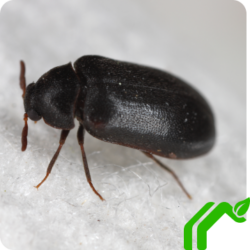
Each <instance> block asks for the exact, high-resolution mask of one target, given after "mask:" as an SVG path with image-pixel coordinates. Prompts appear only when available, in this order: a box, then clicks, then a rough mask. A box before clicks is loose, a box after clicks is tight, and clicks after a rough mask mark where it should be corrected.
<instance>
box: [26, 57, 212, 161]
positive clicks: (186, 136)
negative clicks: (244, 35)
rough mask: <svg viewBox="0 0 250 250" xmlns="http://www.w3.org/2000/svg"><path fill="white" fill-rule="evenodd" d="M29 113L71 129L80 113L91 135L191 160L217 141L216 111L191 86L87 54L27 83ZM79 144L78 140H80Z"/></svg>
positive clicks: (158, 72)
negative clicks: (214, 112) (33, 81)
mask: <svg viewBox="0 0 250 250" xmlns="http://www.w3.org/2000/svg"><path fill="white" fill-rule="evenodd" d="M24 106H25V112H26V113H27V116H28V117H29V118H30V119H32V120H39V119H40V118H41V117H43V119H44V121H45V122H46V123H47V124H48V125H51V126H52V127H55V128H59V129H62V130H70V129H72V128H73V127H74V118H75V117H76V118H77V119H78V121H79V122H80V124H81V126H82V127H83V129H86V130H87V131H88V132H89V134H91V135H92V136H94V137H96V138H98V139H100V140H102V141H107V142H110V143H115V144H119V145H123V146H127V147H131V148H135V149H139V150H141V151H143V152H145V153H148V154H150V155H152V154H155V155H159V156H163V157H167V158H174V159H185V158H193V157H196V156H199V155H202V154H204V153H206V152H208V151H209V150H210V149H211V148H212V146H213V145H214V141H215V125H214V117H213V113H212V111H211V109H210V107H209V105H208V104H207V102H206V101H205V99H204V98H203V97H202V96H201V94H199V93H198V92H197V91H196V90H195V89H194V88H193V87H191V86H190V85H188V84H187V83H185V82H184V81H182V80H181V79H179V78H177V77H175V76H173V75H171V74H169V73H166V72H164V71H161V70H158V69H154V68H150V67H146V66H141V65H137V64H132V63H127V62H121V61H116V60H112V59H108V58H105V57H101V56H83V57H81V58H79V59H78V60H77V61H76V62H75V63H74V68H73V67H72V65H71V64H70V63H69V64H66V65H62V66H59V67H56V68H53V69H51V70H50V71H48V72H47V73H46V74H44V75H43V76H42V77H41V78H39V80H38V81H37V82H36V83H32V84H30V85H29V86H28V87H27V90H26V92H25V96H24ZM79 144H80V143H79Z"/></svg>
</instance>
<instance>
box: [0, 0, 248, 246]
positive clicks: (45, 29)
mask: <svg viewBox="0 0 250 250" xmlns="http://www.w3.org/2000/svg"><path fill="white" fill-rule="evenodd" d="M201 2H202V3H201ZM206 2H207V3H206ZM213 2H214V1H186V2H185V3H184V4H183V1H175V2H174V3H173V1H159V0H154V1H145V0H137V1H135V0H126V1H115V0H107V1H101V0H98V1H93V0H88V1H86V0H84V1H80V0H79V1H76V0H71V1H59V0H54V1H49V0H35V1H28V0H25V1H23V0H18V1H11V2H8V3H7V4H6V5H5V6H4V7H3V9H2V12H1V15H0V37H1V41H0V55H1V57H0V63H1V70H0V72H1V73H0V163H1V164H0V198H1V199H0V238H1V240H2V242H3V243H4V244H5V245H6V246H7V247H9V248H10V249H25V250H29V249H32V250H33V249H183V227H184V225H185V223H186V222H187V221H188V220H189V219H190V218H191V217H192V216H193V215H194V213H195V212H196V211H197V210H199V209H200V208H201V206H203V205H204V204H205V203H206V202H208V201H214V202H220V201H228V202H230V203H232V204H234V203H235V202H237V201H239V200H242V199H244V198H245V186H246V180H245V171H246V169H245V165H246V159H245V154H246V150H245V144H246V139H245V137H246V131H245V130H246V126H245V122H246V118H245V112H246V108H245V102H246V100H245V11H244V9H243V7H242V6H241V5H240V4H239V3H238V2H234V1H215V3H216V4H213ZM87 54H100V55H103V56H107V57H111V58H115V59H119V60H126V61H132V62H137V63H142V64H147V65H151V66H154V67H159V68H162V69H165V70H167V71H169V72H172V73H174V74H176V75H178V76H180V77H181V78H183V79H186V80H187V81H188V82H190V83H192V85H193V86H195V87H196V88H197V89H198V90H200V91H201V92H202V93H203V95H204V96H206V98H207V100H208V101H209V103H210V104H211V106H212V108H213V110H214V113H215V116H216V123H217V143H216V145H215V147H214V149H213V150H212V151H211V152H210V153H209V154H207V155H206V156H204V157H200V158H197V159H193V160H186V161H174V160H168V159H163V158H161V160H162V161H163V162H165V163H166V164H168V165H169V166H170V167H171V168H172V169H174V170H175V171H176V173H177V174H178V176H179V177H180V179H181V180H182V181H183V183H184V185H185V186H186V188H187V189H188V190H189V192H190V193H191V194H192V196H193V200H191V201H190V200H188V199H187V198H186V197H185V195H184V194H183V193H182V191H181V190H180V188H179V187H178V186H177V184H176V183H175V182H174V181H173V179H172V178H171V177H170V176H169V175H168V173H167V172H165V171H163V170H162V169H160V168H159V167H157V166H156V165H155V164H153V163H152V162H151V161H150V160H149V159H147V158H145V156H144V155H142V154H141V153H140V152H137V151H135V150H132V149H128V148H124V147H120V146H116V145H111V144H107V143H104V142H101V141H98V140H96V139H94V138H93V137H91V136H89V135H87V136H86V142H85V145H86V146H85V147H86V151H87V157H88V161H89V166H90V171H91V174H92V179H93V182H94V185H95V186H96V188H97V189H98V190H99V192H100V193H101V194H102V195H103V197H104V198H105V199H106V202H101V201H100V200H99V199H98V197H97V196H96V195H95V194H94V193H93V192H92V190H91V189H90V188H89V186H88V184H87V182H86V180H85V175H84V171H83V167H82V162H81V154H80V149H79V147H78V144H77V141H76V129H74V130H73V131H72V132H71V133H70V136H69V138H68V139H67V142H66V144H65V146H64V148H63V149H62V152H61V155H60V157H59V159H58V161H57V163H56V165H55V166H54V169H53V171H52V173H51V175H50V177H49V178H48V180H47V181H46V182H45V183H44V184H43V185H42V186H41V188H40V189H39V191H37V190H36V189H35V188H34V187H33V186H34V185H36V184H38V183H39V182H40V181H41V179H42V178H43V177H44V175H45V172H46V168H47V165H48V163H49V161H50V159H51V158H52V156H53V154H54V152H55V150H56V148H57V145H58V140H59V135H60V131H58V130H54V129H52V128H50V127H48V126H47V125H45V124H44V123H43V122H38V123H37V124H36V125H34V123H32V122H31V121H30V122H29V137H28V140H29V144H28V148H27V150H26V152H24V153H22V152H21V151H20V139H21V136H20V135H21V130H22V127H23V121H22V117H23V104H22V98H21V90H20V88H19V82H18V77H19V60H20V59H23V60H24V61H25V62H26V66H27V72H26V77H27V82H28V83H29V82H32V81H36V80H37V79H38V78H39V77H40V76H41V75H42V74H43V73H45V72H46V71H47V70H49V69H51V68H52V67H55V66H58V65H61V64H65V63H67V62H69V61H72V62H73V61H74V60H76V59H77V58H78V57H80V56H82V55H87Z"/></svg>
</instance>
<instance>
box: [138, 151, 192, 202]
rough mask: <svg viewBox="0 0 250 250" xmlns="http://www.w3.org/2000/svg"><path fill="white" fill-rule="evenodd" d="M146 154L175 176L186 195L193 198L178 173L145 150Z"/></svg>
mask: <svg viewBox="0 0 250 250" xmlns="http://www.w3.org/2000/svg"><path fill="white" fill-rule="evenodd" d="M143 153H144V154H145V155H146V156H148V157H149V158H151V159H152V160H154V161H155V163H157V164H158V165H159V166H160V167H162V168H164V169H165V170H167V171H168V172H169V173H170V174H171V175H172V176H173V177H174V179H175V180H176V181H177V183H178V184H179V186H180V187H181V189H182V190H183V192H184V193H185V194H186V196H187V197H188V198H189V199H190V200H191V199H192V196H191V195H190V194H189V193H188V191H187V190H186V189H185V187H184V186H183V184H182V183H181V181H180V180H179V178H178V176H177V175H176V173H175V172H174V171H173V170H171V169H170V168H169V167H168V166H166V165H164V164H163V163H161V162H160V161H159V160H157V159H156V158H155V157H154V156H153V155H152V154H149V153H146V152H143Z"/></svg>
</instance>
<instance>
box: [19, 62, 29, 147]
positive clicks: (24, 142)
mask: <svg viewBox="0 0 250 250" xmlns="http://www.w3.org/2000/svg"><path fill="white" fill-rule="evenodd" d="M20 67H21V70H20V78H19V79H20V88H21V89H22V90H23V94H22V98H24V95H25V91H26V79H25V63H24V61H22V60H21V61H20ZM23 120H24V127H23V132H22V151H25V150H26V148H27V144H28V141H27V136H28V115H27V113H25V114H24V117H23Z"/></svg>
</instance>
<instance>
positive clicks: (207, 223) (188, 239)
mask: <svg viewBox="0 0 250 250" xmlns="http://www.w3.org/2000/svg"><path fill="white" fill-rule="evenodd" d="M213 205H214V202H208V203H207V204H205V205H204V206H203V207H202V208H201V209H200V210H199V211H198V212H197V213H196V214H195V215H194V216H193V218H191V220H190V221H188V222H187V224H186V225H185V227H184V248H185V249H186V250H192V228H193V226H194V224H195V223H196V222H197V221H198V220H199V219H200V218H201V217H202V216H203V215H204V214H205V213H206V212H207V211H208V210H209V209H210V208H211V207H212V206H213ZM249 206H250V198H247V199H245V200H243V201H240V202H238V203H236V204H235V206H234V208H233V207H232V206H231V205H230V204H229V203H227V202H221V203H220V204H219V205H217V206H216V207H215V208H214V209H213V210H212V211H211V212H210V213H209V214H208V215H207V216H206V217H205V218H204V219H203V220H202V221H201V222H200V224H199V225H198V227H197V248H198V249H199V250H205V249H206V248H207V231H208V230H209V229H210V228H211V227H212V226H213V225H214V224H215V223H216V222H217V221H218V220H219V219H220V218H221V217H222V216H223V215H224V214H227V215H228V216H229V217H230V218H231V219H233V220H234V221H235V222H238V223H242V222H245V221H246V219H245V218H244V217H242V216H243V215H244V214H245V213H246V212H247V210H248V208H249Z"/></svg>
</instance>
